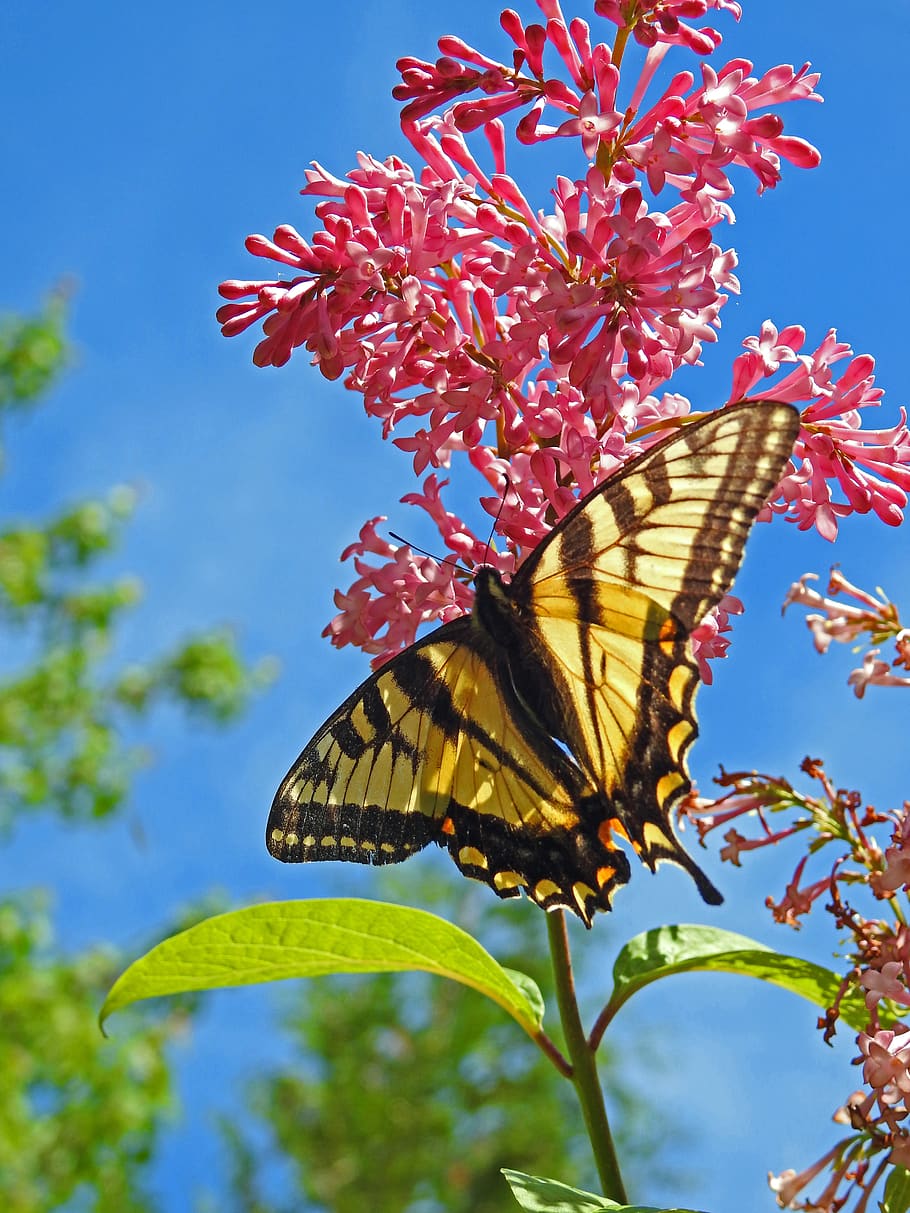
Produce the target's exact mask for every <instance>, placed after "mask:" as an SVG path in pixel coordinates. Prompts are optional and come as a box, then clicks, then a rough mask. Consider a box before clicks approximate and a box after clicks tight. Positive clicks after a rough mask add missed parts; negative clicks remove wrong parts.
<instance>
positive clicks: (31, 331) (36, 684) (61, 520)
mask: <svg viewBox="0 0 910 1213" xmlns="http://www.w3.org/2000/svg"><path fill="white" fill-rule="evenodd" d="M62 324H63V313H62V305H61V302H60V300H59V298H55V299H54V300H52V302H51V303H50V304H49V305H48V306H47V308H46V309H45V311H44V313H43V314H42V315H41V316H38V317H34V318H30V319H28V320H7V321H5V322H4V323H3V324H0V420H2V417H3V412H4V409H7V408H10V407H13V406H14V405H17V406H18V405H21V404H22V403H24V402H26V401H27V400H28V399H29V395H28V393H29V392H30V391H35V390H37V389H39V388H40V389H45V388H47V387H49V386H50V385H51V383H52V381H53V376H54V374H55V373H57V372H59V371H60V369H61V368H62V367H63V366H65V364H66V361H67V347H66V343H65V340H64V337H63V332H62ZM134 504H135V495H134V493H133V492H132V490H131V489H129V488H125V487H122V486H121V487H118V488H115V489H113V490H112V491H111V492H110V493H108V494H107V496H106V497H104V498H100V499H98V500H93V501H83V502H80V503H78V504H77V505H75V506H73V507H70V508H68V509H66V510H64V511H63V512H61V513H59V514H57V515H56V516H55V517H53V518H51V519H50V520H49V521H45V522H40V523H36V522H32V521H29V522H22V521H15V522H12V523H7V524H6V525H2V526H0V636H2V635H4V634H5V643H4V644H3V653H4V657H3V664H2V666H0V831H2V830H8V829H9V828H10V827H11V826H12V824H13V822H14V821H15V819H16V818H17V817H18V816H19V815H21V814H23V813H26V812H28V811H35V810H45V809H47V808H51V809H53V811H54V812H56V813H58V814H59V815H61V816H63V817H66V818H70V819H75V820H78V821H88V820H90V819H92V818H99V817H104V816H106V815H107V814H109V813H111V812H113V811H114V810H115V809H116V808H117V807H118V806H119V805H120V804H122V802H123V800H124V798H125V797H126V795H127V792H128V790H129V786H130V779H131V776H132V774H133V772H134V770H135V768H136V766H137V765H138V764H139V763H140V762H141V761H142V757H143V754H142V751H141V749H139V748H137V747H130V746H128V745H127V744H126V743H125V741H124V740H123V737H124V732H125V728H124V726H125V723H126V717H128V716H133V717H134V716H136V715H137V714H140V713H143V712H145V711H147V710H148V709H149V708H150V707H151V706H152V705H153V704H154V703H156V702H158V701H162V700H165V701H167V700H169V701H171V702H175V703H178V704H180V705H181V706H182V707H184V708H189V709H191V710H193V711H194V713H196V714H198V715H201V716H204V717H207V718H209V719H210V720H213V721H216V722H219V723H224V722H227V721H229V720H231V719H232V718H234V717H235V716H237V715H238V714H239V713H240V712H241V711H242V710H243V708H244V707H245V705H246V703H247V701H248V699H249V697H250V695H251V694H252V693H253V692H254V691H255V690H257V689H258V688H259V687H261V686H263V685H264V684H265V683H267V682H268V681H270V679H271V678H272V676H273V674H274V668H273V665H272V664H271V663H269V662H261V663H260V664H259V665H258V666H257V667H256V668H254V669H252V670H249V669H248V668H247V667H246V666H245V665H244V663H243V661H242V659H241V657H240V655H239V653H238V651H237V648H236V645H235V642H234V640H233V637H232V636H231V635H230V633H228V632H225V631H223V630H215V631H209V632H206V633H203V634H201V635H197V636H194V637H192V638H191V639H189V640H187V641H184V642H183V643H182V644H180V645H178V646H176V647H175V648H174V649H173V650H172V651H171V652H169V653H166V654H163V655H162V656H160V657H158V658H155V659H153V660H151V661H149V662H147V663H145V664H142V665H135V664H134V665H129V666H127V667H125V668H121V669H119V670H116V669H115V670H114V671H113V672H112V671H111V663H110V653H111V649H112V646H113V642H114V638H115V632H116V628H117V626H118V625H119V623H120V621H121V618H122V616H123V615H124V614H125V613H126V612H128V611H129V609H130V608H131V607H132V606H134V605H135V604H136V603H137V602H138V601H139V599H140V597H141V592H142V587H141V584H140V582H139V581H138V580H137V579H136V578H135V577H131V576H121V577H117V578H115V579H113V580H109V581H106V582H105V581H100V582H97V581H94V580H89V577H90V575H91V574H92V573H93V566H94V565H95V564H96V563H97V562H98V561H99V560H100V559H101V558H102V557H104V556H105V555H106V554H108V553H110V552H111V551H113V550H114V549H115V548H116V546H117V543H118V540H119V537H120V532H121V529H122V527H123V525H124V523H125V522H126V521H127V520H128V519H129V517H130V514H131V513H132V510H133V507H134Z"/></svg>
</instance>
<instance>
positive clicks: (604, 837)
mask: <svg viewBox="0 0 910 1213" xmlns="http://www.w3.org/2000/svg"><path fill="white" fill-rule="evenodd" d="M614 834H618V835H619V837H620V838H625V839H626V841H628V839H629V835H628V834H627V833H626V831H625V829H624V828H623V824H622V822H621V821H620V820H619V819H618V818H616V817H608V818H607V820H606V821H602V822H601V823H600V825H599V826H598V829H597V837H598V838H599V839H600V841H601V842H602V843H603V845H604V846H605V847H606V848H607V850H608V851H612V850H613V849H614V847H613V835H614Z"/></svg>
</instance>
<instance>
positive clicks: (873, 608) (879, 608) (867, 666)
mask: <svg viewBox="0 0 910 1213" xmlns="http://www.w3.org/2000/svg"><path fill="white" fill-rule="evenodd" d="M817 580H818V577H817V576H816V575H815V574H814V573H804V574H803V575H802V577H800V579H799V581H797V582H794V584H793V585H791V587H790V590H789V592H788V594H787V597H786V598H785V600H784V609H786V608H787V607H788V606H791V605H796V606H808V607H817V608H821V610H820V611H819V610H813V611H812V612H811V613H810V614H808V615H807V616H806V625H807V626H808V628H809V629H810V631H811V632H812V638H813V643H814V644H815V648H816V649H817V651H818V652H819V653H826V652H827V651H828V648H829V647H830V645H831V643H832V641H835V640H836V641H839V642H840V643H842V644H852V643H853V642H854V641H855V640H857V639H858V638H859V637H861V636H863V635H868V636H869V637H870V639H872V641H873V642H875V643H877V644H881V643H882V642H884V641H885V640H888V639H893V640H894V644H895V649H896V652H897V656H896V657H895V658H894V659H893V660H892V662H891V663H890V664H889V663H888V662H887V661H885V660H884V659H883V658H882V657H881V656H880V653H881V650H880V649H879V648H873V649H869V650H868V651H867V652H866V654H865V656H864V657H863V662H862V665H861V666H860V667H859V668H858V669H856V670H853V671H852V672H851V673H850V674H849V676H848V678H847V683H848V685H849V686H851V687H853V691H854V694H855V695H856V697H857V698H858V699H862V698H863V696H864V695H865V693H866V689H867V687H870V686H898V687H908V686H910V678H903V677H901V676H900V675H898V674H893V673H892V672H891V671H892V667H900V668H902V669H908V668H910V666H908V656H910V644H908V636H910V634H908V631H907V629H906V628H904V627H902V626H901V621H900V617H899V615H898V611H897V607H896V606H895V605H894V603H892V602H889V601H888V599H887V598H885V596H884V595H883V594H882V591H881V590H879V591H878V593H879V594H880V595H881V597H880V598H876V597H875V595H874V594H870V593H868V592H867V591H866V590H863V589H860V587H859V586H855V585H853V584H851V582H849V581H848V580H847V579H846V577H844V576H843V574H842V573H841V572H840V570H839V569H836V568H834V569H832V570H831V575H830V579H829V582H828V594H829V595H832V597H824V596H823V595H822V594H820V593H819V592H818V590H816V589H814V588H813V587H812V586H810V585H809V584H808V583H809V582H810V581H817ZM837 594H846V595H848V596H849V597H851V598H854V599H855V600H856V602H858V603H859V604H860V605H859V606H855V605H853V603H849V602H844V601H842V600H840V601H839V600H836V599H835V597H834V595H837Z"/></svg>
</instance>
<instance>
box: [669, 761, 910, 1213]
mask: <svg viewBox="0 0 910 1213" xmlns="http://www.w3.org/2000/svg"><path fill="white" fill-rule="evenodd" d="M803 770H804V772H805V773H806V774H807V775H809V776H810V777H811V778H812V779H814V780H815V781H816V782H817V784H818V785H819V788H820V790H819V793H818V794H817V795H803V794H801V793H799V792H797V791H795V790H794V788H793V787H792V786H791V785H790V784H789V783H788V782H787V781H786V780H783V779H775V778H772V777H770V776H766V775H758V774H756V773H755V772H751V773H747V772H737V773H731V774H726V773H725V774H723V775H722V776H721V778H720V779H719V780H718V783H720V784H721V786H722V787H725V788H729V789H730V790H729V791H728V792H726V793H725V794H724V795H723V796H721V797H720V798H719V799H718V800H716V801H713V802H711V801H707V800H701V801H699V800H698V799H697V798H694V799H693V801H692V803H691V805H690V807H689V809H688V811H687V815H688V816H689V817H690V818H691V819H692V820H693V821H694V822H695V824H696V827H697V829H698V831H699V834H700V835H701V836H702V837H704V836H705V835H706V834H708V833H710V832H711V831H712V830H714V829H717V828H722V829H724V830H725V833H724V840H725V843H726V846H725V847H724V850H723V855H724V858H726V859H729V860H730V861H731V862H733V863H739V859H740V856H741V855H742V854H743V853H744V852H747V851H750V850H755V849H756V848H758V847H763V846H769V845H771V844H775V843H778V842H781V841H782V840H783V839H785V838H791V837H794V836H796V835H799V834H802V835H804V837H805V838H806V842H807V845H806V846H805V849H804V853H803V855H802V857H801V858H800V860H799V862H798V864H797V866H796V870H795V872H794V874H793V877H792V878H791V880H790V881H789V883H788V884H787V886H786V889H785V891H784V894H783V896H782V897H781V899H780V901H779V902H777V903H775V902H774V901H772V899H771V898H768V902H767V904H768V907H769V909H770V910H771V911H772V913H773V915H774V918H775V920H776V921H777V922H779V923H782V924H785V925H788V926H792V927H796V928H798V927H799V926H800V922H801V919H803V918H804V917H805V916H806V915H807V914H808V913H809V912H810V910H811V909H812V908H813V906H814V905H815V904H816V903H817V902H818V901H819V899H821V898H824V899H825V909H826V911H827V912H828V913H829V914H830V915H831V916H832V918H833V920H834V927H835V933H836V936H837V940H838V947H839V951H840V954H841V955H845V954H846V956H847V961H848V963H847V966H846V971H845V974H844V978H843V981H842V984H841V988H840V991H839V993H838V995H837V998H836V999H835V1002H834V1005H833V1006H832V1007H830V1008H829V1010H828V1012H827V1014H826V1015H825V1016H824V1017H823V1018H822V1019H821V1020H820V1021H819V1027H820V1028H823V1029H824V1032H825V1038H826V1039H830V1037H831V1036H832V1035H833V1034H834V1031H835V1025H836V1023H837V1020H838V1017H839V1014H840V1007H841V1004H842V1002H843V999H844V998H845V997H847V995H854V996H855V995H856V994H857V993H859V994H861V995H862V997H863V999H864V1001H865V1005H866V1011H867V1013H868V1017H869V1018H868V1023H867V1024H866V1026H865V1028H864V1029H863V1030H862V1031H861V1032H859V1034H858V1035H857V1038H856V1039H857V1046H858V1049H859V1057H858V1058H857V1063H862V1067H863V1068H862V1074H863V1081H864V1083H865V1087H864V1088H863V1089H862V1090H860V1091H856V1092H854V1093H853V1094H851V1095H850V1097H849V1098H848V1099H847V1101H846V1102H845V1104H844V1107H843V1108H841V1109H840V1110H839V1111H838V1113H837V1114H836V1116H835V1120H837V1121H838V1122H839V1123H841V1124H844V1125H847V1126H849V1127H850V1128H851V1130H852V1132H851V1134H850V1135H849V1136H848V1137H847V1138H845V1139H843V1140H841V1141H840V1142H838V1143H837V1144H836V1145H835V1146H834V1147H832V1149H831V1150H830V1151H828V1153H827V1154H825V1155H824V1157H822V1158H820V1159H819V1160H818V1161H817V1162H815V1163H813V1164H812V1166H810V1167H808V1168H806V1170H804V1171H802V1172H799V1173H797V1172H796V1171H793V1170H788V1171H784V1172H782V1173H781V1174H780V1175H777V1176H773V1177H772V1178H771V1187H772V1190H773V1191H774V1192H775V1193H776V1195H777V1200H778V1204H779V1205H781V1206H782V1207H784V1208H800V1209H806V1210H821V1211H823V1213H836V1210H839V1209H842V1208H843V1207H844V1206H845V1205H846V1204H847V1202H848V1201H849V1200H850V1199H851V1197H852V1196H856V1198H857V1203H856V1204H855V1205H854V1206H853V1209H854V1213H864V1211H865V1210H866V1209H867V1207H870V1206H869V1201H870V1199H871V1197H872V1193H873V1191H874V1190H875V1188H876V1186H877V1185H878V1184H879V1181H880V1180H881V1179H882V1178H883V1177H884V1175H885V1173H886V1170H887V1168H888V1166H889V1165H891V1164H899V1165H901V1166H903V1167H908V1166H910V1129H908V1127H907V1124H906V1121H907V1116H908V1112H910V1104H908V1103H907V1102H906V1101H907V1096H908V1095H910V1027H908V1026H907V1025H906V1024H904V1023H903V1022H900V1016H901V1015H903V1014H905V1013H906V1009H907V1008H910V928H908V927H907V925H906V910H907V907H906V899H907V894H908V891H910V802H907V803H905V804H904V805H903V806H902V807H901V808H900V809H898V810H896V811H893V812H889V813H881V812H878V811H877V810H875V809H874V808H872V807H871V806H868V805H864V804H863V802H862V798H861V797H860V795H859V793H858V792H854V791H846V790H843V789H836V788H835V787H834V785H833V784H832V782H831V780H830V779H829V777H828V775H827V774H826V773H825V771H824V769H823V767H822V764H821V763H820V762H819V761H818V760H810V759H806V760H805V762H804V763H803ZM772 813H785V814H786V815H787V816H786V822H785V824H784V825H783V826H782V827H780V828H777V829H775V828H773V827H772V825H771V824H770V821H769V815H770V814H772ZM737 819H739V820H740V821H744V822H746V823H748V825H749V836H748V837H747V836H745V835H743V834H742V833H740V831H739V830H738V829H736V828H735V827H734V826H733V825H732V824H731V823H732V822H734V821H735V820H737ZM755 825H757V826H758V830H757V831H756V830H755V829H754V828H753V827H754V826H755ZM881 827H887V828H889V829H890V837H889V839H888V841H887V843H885V844H884V845H883V844H882V843H881V842H880V841H879V840H878V838H877V837H876V831H877V830H878V829H880V828H881ZM832 848H833V852H834V853H833V859H832V862H831V863H830V865H829V867H828V870H827V871H825V872H822V873H821V874H820V875H819V876H818V877H816V878H814V879H811V880H809V881H806V880H805V870H806V867H807V864H808V862H809V860H810V858H811V857H813V856H817V855H818V854H819V853H820V852H821V851H822V850H823V849H827V850H828V851H829V853H830V852H831V850H832ZM847 889H849V890H851V900H850V901H849V902H848V901H847V899H846V896H845V890H847ZM862 889H865V890H866V891H867V894H868V895H869V896H870V897H871V899H872V906H873V907H874V909H873V913H872V914H871V915H869V916H866V915H865V914H864V913H862V912H861V911H860V910H859V909H858V908H857V901H856V891H858V890H862ZM888 908H890V910H891V911H892V913H891V914H887V915H886V916H883V917H879V914H880V913H881V911H882V910H887V909H888ZM845 938H846V939H848V940H849V941H850V942H849V944H847V945H846V946H845V945H844V943H843V940H844V939H845ZM822 1172H827V1173H828V1175H827V1183H826V1187H825V1189H824V1191H823V1192H822V1193H821V1194H820V1195H817V1196H815V1197H814V1198H812V1199H811V1200H807V1201H805V1202H804V1203H798V1198H799V1197H800V1195H801V1194H802V1193H803V1192H804V1191H805V1189H806V1188H807V1187H808V1186H809V1185H810V1184H811V1183H812V1182H813V1180H814V1179H816V1178H817V1177H818V1176H819V1175H820V1174H822Z"/></svg>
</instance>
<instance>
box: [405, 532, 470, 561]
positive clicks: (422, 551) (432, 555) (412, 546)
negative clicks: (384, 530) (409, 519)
mask: <svg viewBox="0 0 910 1213" xmlns="http://www.w3.org/2000/svg"><path fill="white" fill-rule="evenodd" d="M389 538H390V539H394V540H395V541H396V542H397V543H403V544H404V546H405V547H406V548H410V549H411V551H412V552H419V553H420V554H421V556H428V557H429V558H430V560H435V561H436V563H437V564H454V565H455V566H456V568H457V566H458V557H457V556H446V557H445V559H440V557H439V556H437V555H436V553H435V552H428V551H427V549H426V548H419V547H418V546H417V545H416V544H415V543H411V542H410V540H408V539H405V537H404V536H403V535H396V534H395V532H394V531H389Z"/></svg>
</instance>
